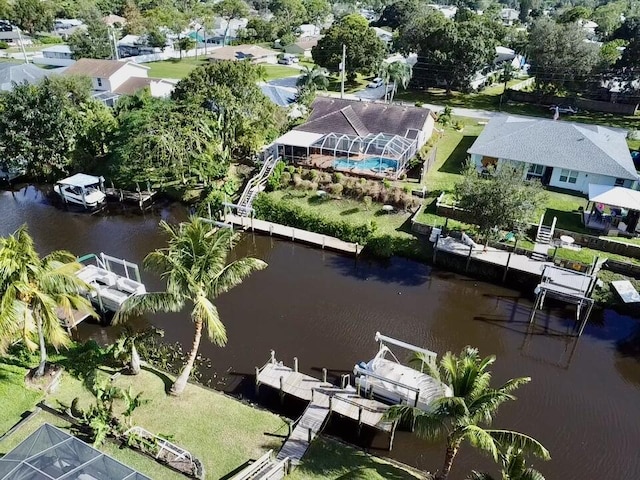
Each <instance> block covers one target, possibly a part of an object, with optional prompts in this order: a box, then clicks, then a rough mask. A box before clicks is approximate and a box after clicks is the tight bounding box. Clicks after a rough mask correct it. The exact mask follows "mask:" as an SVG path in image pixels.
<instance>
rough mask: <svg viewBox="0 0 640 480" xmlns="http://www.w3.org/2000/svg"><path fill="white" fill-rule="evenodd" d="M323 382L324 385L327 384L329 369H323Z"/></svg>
mask: <svg viewBox="0 0 640 480" xmlns="http://www.w3.org/2000/svg"><path fill="white" fill-rule="evenodd" d="M322 382H323V383H327V369H326V368H323V369H322Z"/></svg>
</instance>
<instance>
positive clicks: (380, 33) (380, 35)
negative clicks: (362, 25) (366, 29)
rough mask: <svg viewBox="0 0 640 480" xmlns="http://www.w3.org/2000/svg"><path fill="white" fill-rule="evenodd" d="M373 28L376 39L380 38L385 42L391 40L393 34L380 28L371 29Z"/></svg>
mask: <svg viewBox="0 0 640 480" xmlns="http://www.w3.org/2000/svg"><path fill="white" fill-rule="evenodd" d="M371 28H373V31H374V32H376V35H377V36H378V38H382V39H385V40H391V39H392V38H393V33H391V32H390V31H389V30H385V29H384V28H380V27H371Z"/></svg>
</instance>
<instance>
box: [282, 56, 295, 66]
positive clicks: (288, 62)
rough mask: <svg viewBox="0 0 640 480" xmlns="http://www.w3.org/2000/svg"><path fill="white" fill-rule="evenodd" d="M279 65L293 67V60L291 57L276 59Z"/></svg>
mask: <svg viewBox="0 0 640 480" xmlns="http://www.w3.org/2000/svg"><path fill="white" fill-rule="evenodd" d="M278 63H279V64H280V65H293V59H292V58H291V57H282V58H279V59H278Z"/></svg>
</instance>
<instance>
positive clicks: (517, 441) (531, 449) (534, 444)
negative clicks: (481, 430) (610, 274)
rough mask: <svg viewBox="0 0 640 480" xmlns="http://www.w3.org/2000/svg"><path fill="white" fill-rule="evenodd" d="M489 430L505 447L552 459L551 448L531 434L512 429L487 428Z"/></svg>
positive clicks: (544, 458) (543, 458)
mask: <svg viewBox="0 0 640 480" xmlns="http://www.w3.org/2000/svg"><path fill="white" fill-rule="evenodd" d="M487 432H488V433H489V435H491V437H492V438H493V439H495V441H496V442H498V444H500V445H501V446H502V447H503V448H507V447H510V448H512V449H514V450H516V451H519V452H522V453H524V454H528V455H533V456H536V457H538V458H541V459H542V460H550V459H551V455H549V450H547V449H546V448H545V447H544V445H542V443H540V442H539V441H538V440H536V439H535V438H533V437H531V436H529V435H525V434H524V433H519V432H513V431H511V430H487Z"/></svg>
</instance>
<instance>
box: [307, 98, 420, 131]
mask: <svg viewBox="0 0 640 480" xmlns="http://www.w3.org/2000/svg"><path fill="white" fill-rule="evenodd" d="M311 109H312V112H311V115H310V116H309V119H308V120H307V122H306V123H304V124H302V125H299V126H297V127H295V130H303V131H305V132H314V133H322V134H328V133H343V134H347V135H358V136H365V135H367V134H369V133H376V134H377V133H388V134H392V135H400V136H402V137H408V136H411V133H410V131H411V130H422V128H423V127H424V124H425V122H426V121H427V118H428V117H429V115H433V113H432V112H431V111H430V110H428V109H425V108H418V107H413V106H400V105H389V104H386V103H373V102H361V101H357V100H343V99H338V98H329V97H318V98H316V99H315V101H314V102H313V104H312V105H311Z"/></svg>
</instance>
